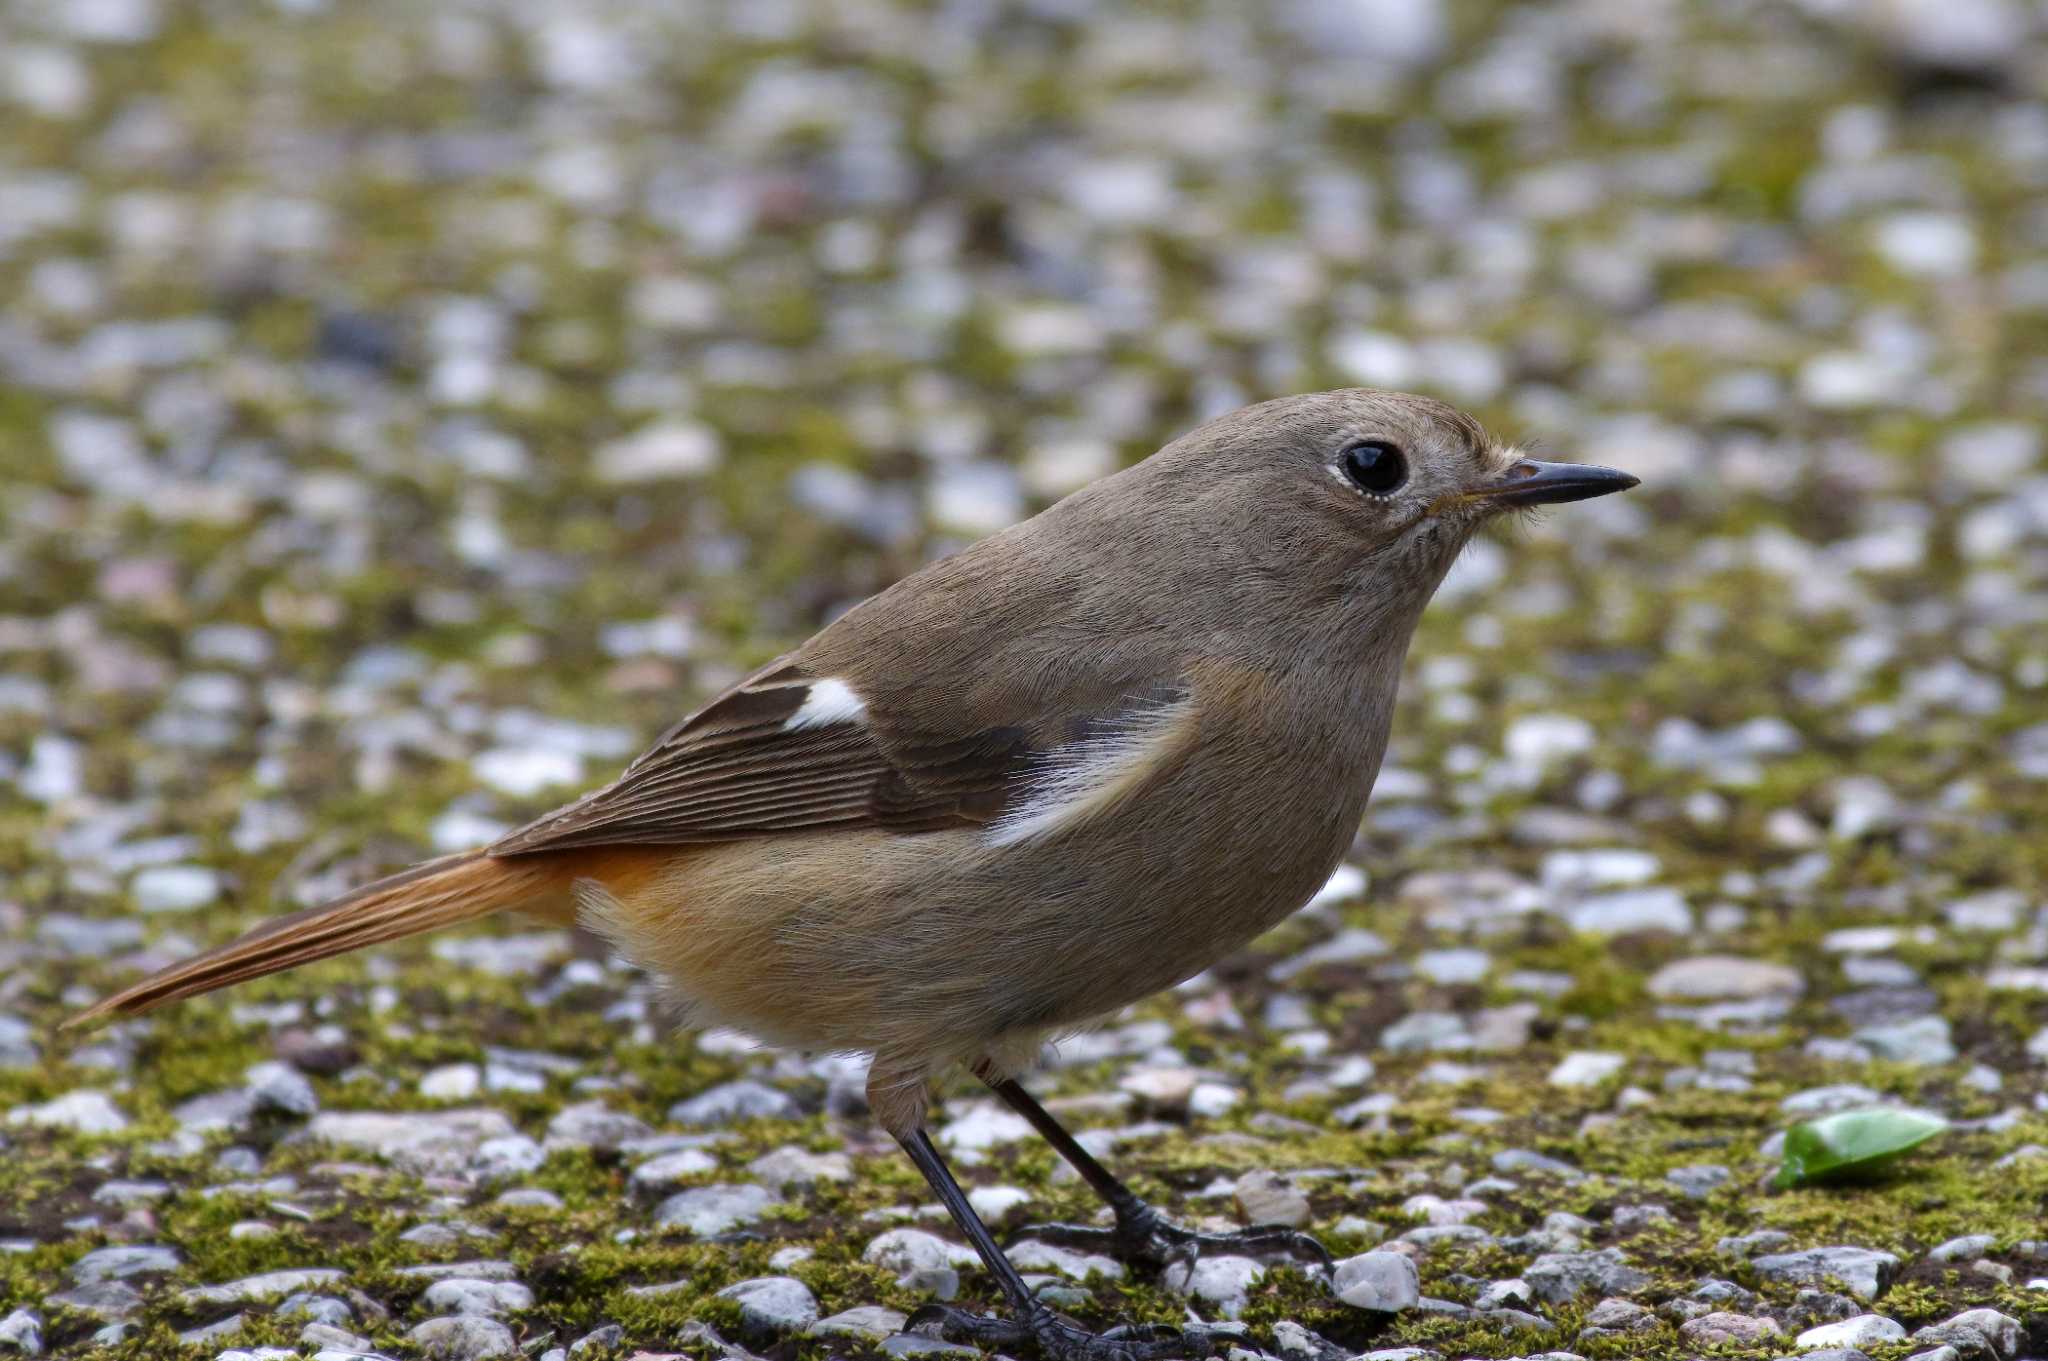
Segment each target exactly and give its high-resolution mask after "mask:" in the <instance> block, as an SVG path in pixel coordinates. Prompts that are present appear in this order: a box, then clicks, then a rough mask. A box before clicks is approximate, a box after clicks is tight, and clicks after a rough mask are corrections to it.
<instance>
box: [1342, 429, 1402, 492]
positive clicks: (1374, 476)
mask: <svg viewBox="0 0 2048 1361" xmlns="http://www.w3.org/2000/svg"><path fill="white" fill-rule="evenodd" d="M1337 462H1338V466H1339V467H1341V468H1343V469H1344V476H1346V477H1348V478H1350V479H1351V480H1352V481H1353V482H1356V483H1357V484H1358V486H1359V489H1360V490H1361V491H1367V492H1370V493H1372V494H1373V495H1374V496H1386V495H1388V494H1389V493H1391V492H1394V491H1397V490H1399V489H1400V486H1401V484H1402V483H1403V482H1406V481H1407V480H1408V456H1407V455H1406V454H1403V453H1402V452H1401V451H1400V450H1399V449H1397V448H1395V447H1394V446H1393V445H1391V444H1389V443H1387V442H1386V441H1385V440H1383V439H1368V440H1360V441H1359V442H1358V443H1356V444H1354V445H1352V446H1351V447H1350V448H1348V449H1346V450H1345V451H1344V452H1343V453H1342V454H1339V455H1338V456H1337Z"/></svg>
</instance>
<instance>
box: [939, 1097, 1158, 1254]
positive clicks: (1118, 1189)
mask: <svg viewBox="0 0 2048 1361" xmlns="http://www.w3.org/2000/svg"><path fill="white" fill-rule="evenodd" d="M977 1076H979V1077H980V1078H981V1080H982V1081H983V1082H986V1083H987V1084H988V1086H989V1090H990V1091H992V1092H994V1093H995V1094H996V1095H997V1096H999V1097H1001V1098H1002V1099H1003V1100H1004V1102H1006V1103H1007V1104H1008V1105H1009V1107H1010V1109H1011V1110H1013V1111H1015V1112H1017V1114H1019V1115H1021V1116H1023V1117H1024V1118H1025V1119H1026V1120H1029V1121H1030V1122H1031V1127H1032V1128H1033V1129H1035V1130H1037V1131H1038V1132H1039V1133H1040V1134H1041V1135H1043V1136H1044V1138H1045V1141H1046V1142H1047V1143H1049V1144H1051V1145H1052V1146H1053V1149H1054V1151H1055V1152H1057V1153H1058V1154H1059V1155H1060V1156H1061V1157H1062V1158H1065V1159H1066V1160H1067V1163H1068V1165H1069V1166H1071V1167H1072V1168H1073V1169H1074V1170H1075V1171H1076V1172H1079V1173H1080V1174H1081V1180H1082V1181H1085V1182H1087V1183H1088V1184H1089V1185H1090V1186H1092V1187H1094V1188H1095V1194H1096V1195H1098V1196H1101V1197H1102V1198H1103V1200H1105V1201H1106V1202H1108V1204H1109V1208H1110V1209H1112V1210H1114V1211H1115V1212H1116V1217H1117V1220H1118V1222H1122V1220H1123V1218H1124V1216H1125V1215H1126V1214H1135V1213H1137V1212H1138V1211H1140V1210H1146V1209H1150V1208H1151V1207H1150V1206H1148V1205H1146V1204H1145V1202H1144V1201H1143V1200H1142V1199H1141V1198H1140V1197H1139V1196H1138V1193H1137V1192H1136V1191H1133V1190H1132V1189H1131V1188H1130V1187H1128V1186H1126V1185H1124V1184H1123V1183H1122V1182H1121V1181H1118V1180H1117V1178H1116V1174H1115V1173H1113V1172H1111V1171H1110V1170H1109V1169H1108V1168H1106V1167H1104V1166H1103V1165H1102V1164H1101V1163H1099V1162H1097V1161H1095V1158H1094V1155H1092V1154H1091V1153H1089V1152H1088V1150H1087V1149H1085V1148H1083V1147H1081V1141H1080V1140H1078V1139H1076V1138H1075V1137H1074V1136H1073V1135H1071V1134H1069V1133H1067V1128H1066V1126H1065V1125H1062V1124H1061V1123H1060V1122H1059V1121H1057V1120H1055V1119H1053V1118H1052V1112H1051V1111H1049V1110H1047V1109H1046V1108H1045V1107H1043V1106H1041V1105H1039V1104H1038V1098H1037V1097H1035V1096H1033V1095H1032V1094H1031V1093H1030V1092H1027V1091H1025V1090H1024V1084H1023V1083H1021V1082H1019V1081H1017V1079H1015V1078H1013V1077H990V1076H989V1075H988V1074H986V1073H978V1074H977Z"/></svg>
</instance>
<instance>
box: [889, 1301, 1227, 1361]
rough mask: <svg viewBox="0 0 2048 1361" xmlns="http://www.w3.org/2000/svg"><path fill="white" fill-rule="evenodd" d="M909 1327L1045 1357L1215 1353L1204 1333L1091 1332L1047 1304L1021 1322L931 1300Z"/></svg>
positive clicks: (1156, 1357)
mask: <svg viewBox="0 0 2048 1361" xmlns="http://www.w3.org/2000/svg"><path fill="white" fill-rule="evenodd" d="M904 1327H905V1328H907V1329H923V1330H925V1331H927V1332H929V1333H933V1334H936V1335H937V1336H939V1337H943V1338H945V1339H946V1340H947V1341H949V1342H966V1343H970V1344H972V1345H974V1346H977V1347H992V1348H995V1349H996V1350H998V1351H1024V1350H1027V1349H1028V1350H1035V1351H1036V1352H1037V1353H1038V1355H1039V1356H1040V1357H1041V1358H1043V1361H1181V1359H1182V1358H1195V1357H1206V1356H1210V1355H1213V1354H1214V1348H1213V1347H1212V1346H1211V1345H1210V1342H1209V1339H1208V1338H1207V1337H1206V1336H1204V1335H1202V1334H1201V1333H1199V1332H1187V1333H1182V1332H1180V1331H1178V1330H1176V1329H1173V1328H1161V1327H1157V1326H1155V1325H1152V1324H1145V1325H1142V1326H1132V1325H1129V1324H1126V1325H1123V1326H1120V1327H1116V1328H1111V1329H1108V1330H1107V1331H1105V1332H1100V1333H1091V1332H1089V1331H1088V1330H1087V1329H1086V1328H1083V1327H1082V1326H1081V1325H1080V1324H1078V1323H1075V1322H1074V1321H1073V1320H1071V1319H1067V1318H1063V1317H1061V1316H1060V1315H1058V1314H1055V1313H1053V1312H1052V1310H1050V1309H1046V1308H1043V1307H1041V1308H1038V1309H1035V1310H1034V1311H1033V1312H1032V1314H1031V1315H1030V1317H1029V1318H1027V1319H1024V1320H1021V1321H1020V1320H1017V1319H1008V1318H992V1317H990V1316H988V1315H986V1314H971V1313H969V1312H967V1311H966V1310H965V1309H956V1308H954V1307H953V1306H952V1305H950V1304H927V1305H925V1306H924V1307H923V1308H921V1309H919V1310H918V1311H917V1312H916V1313H914V1314H912V1315H911V1316H910V1318H909V1320H908V1321H907V1322H906V1323H905V1324H904Z"/></svg>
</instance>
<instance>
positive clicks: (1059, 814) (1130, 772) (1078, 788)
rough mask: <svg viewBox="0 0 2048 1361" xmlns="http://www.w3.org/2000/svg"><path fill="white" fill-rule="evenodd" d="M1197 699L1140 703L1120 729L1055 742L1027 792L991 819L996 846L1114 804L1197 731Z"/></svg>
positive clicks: (1075, 820)
mask: <svg viewBox="0 0 2048 1361" xmlns="http://www.w3.org/2000/svg"><path fill="white" fill-rule="evenodd" d="M1194 711H1195V706H1194V701H1193V700H1192V699H1182V700H1176V701H1174V702H1173V703H1170V704H1160V705H1155V706H1153V707H1150V708H1146V709H1140V710H1137V711H1136V712H1134V713H1131V714H1127V715H1125V716H1123V717H1122V718H1120V719H1118V720H1117V722H1116V725H1115V727H1114V729H1113V730H1112V731H1110V732H1108V733H1105V734H1104V735H1102V736H1100V737H1090V738H1085V739H1083V740H1082V741H1079V742H1070V743H1068V744H1067V745H1066V746H1063V747H1058V748H1055V749H1054V750H1053V751H1052V752H1051V753H1049V755H1048V757H1047V759H1046V760H1045V762H1044V764H1042V765H1041V766H1040V767H1039V768H1038V770H1037V771H1035V772H1034V773H1033V774H1032V776H1031V777H1030V780H1029V783H1028V787H1027V791H1026V793H1025V794H1024V796H1023V797H1022V798H1021V799H1019V800H1018V801H1017V802H1016V803H1015V804H1013V805H1012V806H1011V808H1010V809H1009V811H1008V812H1006V813H1004V814H1003V815H1002V816H1001V817H1000V818H997V819H996V820H995V821H994V822H993V823H991V824H989V829H988V832H987V839H988V843H989V844H990V845H991V846H1014V845H1016V844H1017V843H1019V842H1022V841H1030V840H1032V839H1034V838H1036V837H1042V836H1051V835H1053V834H1054V833H1056V832H1058V831H1060V830H1062V829H1064V828H1066V827H1070V826H1073V825H1075V824H1076V823H1079V822H1081V821H1084V820H1085V819H1087V818H1089V817H1092V816H1094V815H1095V814H1097V813H1100V812H1103V811H1104V810H1106V809H1108V808H1110V807H1112V806H1114V805H1115V804H1116V803H1117V802H1118V801H1120V800H1121V799H1123V798H1124V797H1125V796H1126V795H1128V794H1130V793H1132V792H1134V791H1135V790H1136V789H1137V788H1138V787H1139V786H1140V785H1142V784H1143V783H1144V782H1145V779H1146V777H1147V776H1149V775H1150V774H1151V773H1152V772H1153V771H1154V770H1156V769H1158V767H1159V765H1160V763H1161V762H1162V761H1163V760H1165V758H1166V757H1168V756H1170V755H1171V754H1172V753H1173V750H1174V748H1175V747H1176V746H1177V745H1178V743H1179V739H1180V738H1181V737H1182V736H1183V735H1185V734H1187V733H1190V732H1191V731H1192V722H1191V720H1192V719H1193V717H1194Z"/></svg>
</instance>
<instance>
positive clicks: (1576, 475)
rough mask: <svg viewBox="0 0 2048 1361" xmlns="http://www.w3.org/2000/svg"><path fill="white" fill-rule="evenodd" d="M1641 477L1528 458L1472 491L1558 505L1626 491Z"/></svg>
mask: <svg viewBox="0 0 2048 1361" xmlns="http://www.w3.org/2000/svg"><path fill="white" fill-rule="evenodd" d="M1641 481H1642V479H1641V478H1639V477H1636V476H1635V475H1634V474H1632V473H1625V472H1621V471H1619V470H1618V469H1615V468H1601V467H1596V466H1595V465H1593V464H1591V463H1544V462H1542V461H1540V460H1538V459H1533V458H1525V459H1521V460H1520V461H1518V462H1517V463H1516V464H1515V466H1514V467H1512V468H1510V469H1508V470H1507V471H1506V472H1505V473H1503V474H1501V477H1500V480H1499V481H1497V482H1493V483H1490V484H1488V485H1487V486H1484V487H1480V488H1477V489H1476V490H1474V491H1472V492H1471V493H1469V494H1470V496H1471V497H1472V498H1473V499H1474V500H1479V501H1492V502H1496V503H1498V504H1500V505H1503V506H1555V505H1561V504H1563V503H1564V502H1566V501H1590V500H1592V499H1593V498H1594V497H1596V496H1606V495H1607V494H1608V493H1610V492H1617V491H1627V490H1628V489H1629V488H1630V487H1633V486H1635V485H1636V484H1637V483H1639V482H1641Z"/></svg>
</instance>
